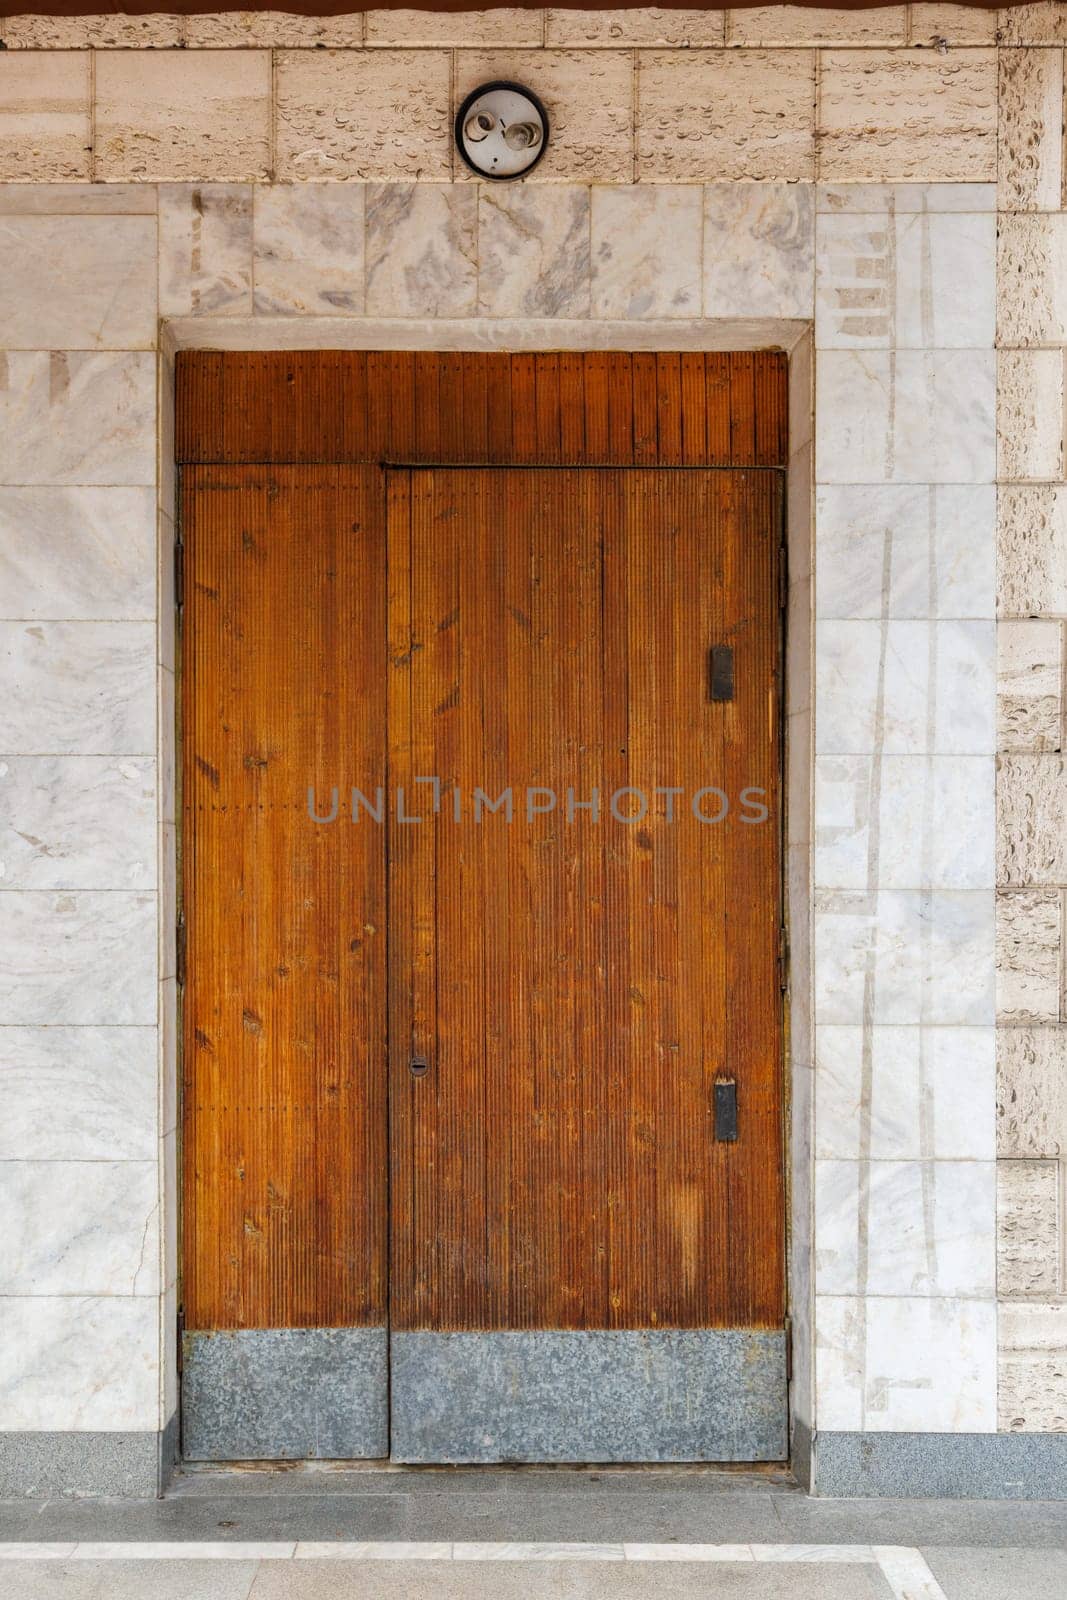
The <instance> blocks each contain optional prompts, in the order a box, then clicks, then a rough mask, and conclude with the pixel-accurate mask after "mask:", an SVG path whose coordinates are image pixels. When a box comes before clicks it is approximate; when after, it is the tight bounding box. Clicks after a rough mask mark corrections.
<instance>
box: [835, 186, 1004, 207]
mask: <svg viewBox="0 0 1067 1600" xmlns="http://www.w3.org/2000/svg"><path fill="white" fill-rule="evenodd" d="M815 192H816V204H817V208H818V210H819V211H820V212H827V213H832V212H835V211H873V212H884V211H995V210H996V209H997V186H996V184H995V183H821V184H819V186H818V188H817V190H816V191H815Z"/></svg>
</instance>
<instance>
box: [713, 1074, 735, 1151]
mask: <svg viewBox="0 0 1067 1600" xmlns="http://www.w3.org/2000/svg"><path fill="white" fill-rule="evenodd" d="M715 1137H716V1139H721V1140H723V1141H724V1142H725V1143H727V1144H733V1143H734V1142H735V1141H736V1139H737V1084H736V1083H735V1082H734V1080H733V1078H729V1079H726V1080H724V1081H723V1082H721V1083H717V1084H716V1085H715Z"/></svg>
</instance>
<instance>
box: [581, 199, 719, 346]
mask: <svg viewBox="0 0 1067 1600" xmlns="http://www.w3.org/2000/svg"><path fill="white" fill-rule="evenodd" d="M592 205H593V212H592V264H593V315H594V317H621V318H626V319H629V318H635V319H636V318H640V317H692V316H696V315H699V313H700V307H701V297H702V288H701V281H700V263H701V250H702V246H701V232H702V228H703V191H702V190H701V189H700V187H699V186H698V185H696V184H663V185H659V184H637V185H633V186H631V187H628V188H617V189H612V188H607V187H599V186H598V187H596V188H594V190H593V196H592Z"/></svg>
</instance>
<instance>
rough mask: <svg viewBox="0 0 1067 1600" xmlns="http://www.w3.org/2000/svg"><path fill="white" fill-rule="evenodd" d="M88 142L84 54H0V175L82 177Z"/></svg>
mask: <svg viewBox="0 0 1067 1600" xmlns="http://www.w3.org/2000/svg"><path fill="white" fill-rule="evenodd" d="M90 146H91V133H90V117H89V57H88V55H85V54H75V53H74V52H67V51H55V52H45V51H41V52H38V51H33V52H27V53H26V54H22V53H20V52H18V51H14V50H5V51H3V52H2V53H0V178H3V179H6V180H7V181H9V182H13V183H31V182H32V183H62V182H64V180H66V181H68V182H69V181H71V180H81V181H85V180H86V179H88V178H89V176H90Z"/></svg>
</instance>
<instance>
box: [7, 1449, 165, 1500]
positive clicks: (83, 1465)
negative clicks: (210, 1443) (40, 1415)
mask: <svg viewBox="0 0 1067 1600" xmlns="http://www.w3.org/2000/svg"><path fill="white" fill-rule="evenodd" d="M165 1437H166V1436H165V1435H164V1434H159V1433H0V1500H13V1499H20V1498H22V1497H24V1496H25V1497H26V1498H32V1499H37V1500H39V1499H46V1498H50V1497H52V1496H55V1495H114V1496H116V1497H118V1498H121V1499H124V1500H151V1499H155V1497H156V1496H157V1495H158V1494H159V1493H160V1490H161V1474H160V1463H161V1460H162V1457H163V1454H164V1450H165V1446H164V1444H163V1440H164V1439H165Z"/></svg>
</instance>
